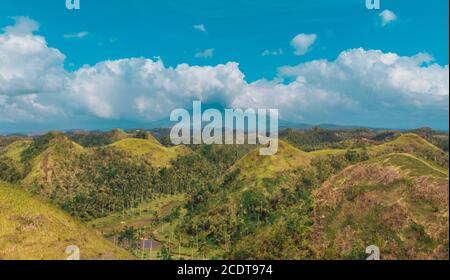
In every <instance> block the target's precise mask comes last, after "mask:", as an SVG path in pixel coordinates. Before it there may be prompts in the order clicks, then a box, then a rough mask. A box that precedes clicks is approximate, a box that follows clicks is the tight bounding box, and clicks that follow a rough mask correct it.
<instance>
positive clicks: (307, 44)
mask: <svg viewBox="0 0 450 280" xmlns="http://www.w3.org/2000/svg"><path fill="white" fill-rule="evenodd" d="M316 39H317V35H316V34H304V33H301V34H298V35H297V36H295V37H294V39H292V41H291V46H292V47H293V48H294V49H295V52H294V54H295V55H304V54H306V53H307V52H309V51H310V48H311V46H312V45H313V44H314V43H315V42H316Z"/></svg>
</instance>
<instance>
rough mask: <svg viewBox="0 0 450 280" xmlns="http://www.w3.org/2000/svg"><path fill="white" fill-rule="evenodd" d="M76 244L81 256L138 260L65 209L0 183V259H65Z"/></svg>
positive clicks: (86, 257)
mask: <svg viewBox="0 0 450 280" xmlns="http://www.w3.org/2000/svg"><path fill="white" fill-rule="evenodd" d="M70 245H76V246H78V247H79V249H80V256H81V259H84V260H90V259H92V260H93V259H134V257H133V256H132V255H131V254H129V253H128V252H126V251H125V250H122V249H120V248H117V247H115V246H114V245H113V244H112V243H110V242H109V241H107V240H104V239H103V238H101V237H99V236H98V235H97V234H96V233H95V232H94V231H92V230H90V229H88V228H87V227H86V226H85V225H84V224H82V223H81V222H78V221H76V220H74V219H73V218H71V217H70V216H69V215H67V214H66V213H64V212H63V211H62V210H60V209H57V208H56V207H54V206H52V205H49V204H47V203H44V202H42V201H40V200H38V199H36V198H33V197H32V196H31V195H30V194H28V193H26V192H25V191H23V190H21V189H20V188H19V187H17V186H12V185H9V184H6V183H2V182H0V260H19V259H20V260H64V259H66V258H67V257H69V255H66V254H65V249H66V248H67V247H68V246H70Z"/></svg>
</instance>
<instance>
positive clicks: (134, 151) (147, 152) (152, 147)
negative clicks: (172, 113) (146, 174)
mask: <svg viewBox="0 0 450 280" xmlns="http://www.w3.org/2000/svg"><path fill="white" fill-rule="evenodd" d="M109 147H114V148H117V149H120V150H122V151H125V152H128V153H130V154H131V155H134V156H141V157H143V158H145V159H147V160H149V161H150V163H151V164H152V165H153V166H154V167H157V168H160V167H167V166H169V165H170V162H171V161H172V160H174V159H176V158H177V157H179V156H183V155H187V154H188V153H189V152H190V150H189V148H187V147H186V146H175V147H164V146H163V145H161V144H160V143H159V142H158V141H157V140H156V139H155V138H154V137H153V136H151V135H150V134H149V135H148V136H147V138H146V139H138V138H127V139H123V140H120V141H117V142H115V143H113V144H111V145H109Z"/></svg>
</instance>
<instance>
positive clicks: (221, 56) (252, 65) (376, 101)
mask: <svg viewBox="0 0 450 280" xmlns="http://www.w3.org/2000/svg"><path fill="white" fill-rule="evenodd" d="M64 2H65V1H64V0H39V1H30V0H3V1H2V3H1V4H0V5H1V6H0V29H2V28H4V27H6V26H14V25H16V26H17V18H16V19H15V20H14V19H13V18H12V17H17V16H21V17H26V18H27V19H28V20H30V21H33V22H36V23H37V24H38V25H39V29H37V28H29V26H30V23H29V22H28V23H26V24H24V25H27V26H28V27H27V28H28V29H29V30H28V31H29V32H28V33H29V34H28V35H30V34H31V35H33V36H40V37H42V38H44V40H45V42H46V43H45V46H42V47H43V48H44V47H45V48H48V49H50V48H53V49H56V50H58V51H59V52H60V53H61V54H62V55H63V56H64V59H59V58H56V60H55V61H56V62H51V63H49V65H52V67H53V66H54V64H55V63H62V64H63V65H64V69H63V70H61V71H64V72H62V74H61V75H62V76H64V75H67V76H68V77H69V78H68V79H74V78H73V77H72V76H73V75H74V73H75V76H82V75H81V74H82V73H80V69H82V67H83V65H86V64H87V65H89V67H91V68H95V65H96V64H97V63H102V62H105V61H119V60H121V59H124V58H145V59H151V61H153V62H155V61H158V59H157V58H155V57H159V58H160V59H161V61H162V63H163V69H164V71H166V70H168V69H176V67H177V66H178V65H180V64H183V63H186V64H188V65H189V66H197V65H198V66H201V67H208V66H211V67H213V69H212V70H211V71H213V72H214V74H211V75H213V77H214V78H217V79H218V82H224V79H222V78H223V76H224V75H225V76H226V75H229V76H227V77H226V79H225V80H226V81H227V83H228V84H230V83H234V82H235V83H236V87H232V88H226V89H223V88H224V87H226V86H218V87H217V88H214V89H212V90H211V92H209V91H208V90H209V89H210V88H211V87H212V86H211V85H205V82H204V81H200V80H201V78H200V77H199V78H197V79H196V81H197V82H198V83H199V87H202V89H200V90H199V92H195V93H194V94H193V96H191V97H192V98H191V99H195V98H194V97H201V98H204V100H205V101H209V102H212V103H215V102H219V103H223V104H222V105H224V106H228V105H229V106H231V105H239V106H245V105H246V106H250V105H251V104H253V103H255V104H258V105H261V106H265V105H267V106H269V105H271V104H273V102H270V101H268V100H270V99H271V98H274V99H278V98H279V96H280V95H279V94H278V95H274V96H270V95H268V94H267V93H265V92H266V91H269V90H271V89H272V91H277V90H279V88H280V87H281V86H286V88H283V89H282V90H280V92H288V93H287V94H286V95H285V96H284V97H282V98H280V100H281V99H284V98H285V97H286V99H287V96H288V97H289V98H291V100H292V102H291V103H292V104H294V105H295V104H296V102H298V105H297V106H290V105H287V104H288V103H289V102H281V101H280V102H275V104H276V105H277V106H279V107H280V110H281V116H282V117H283V118H285V119H289V120H291V121H295V122H306V123H337V124H349V125H353V124H356V125H367V126H377V127H395V128H397V127H400V128H401V127H404V128H409V127H417V126H424V125H427V126H433V127H436V128H440V129H448V120H447V119H446V118H447V117H448V104H447V105H445V106H443V105H442V102H444V103H445V102H446V103H448V78H447V79H445V78H442V77H443V76H444V75H445V74H447V75H448V66H447V65H448V51H449V46H448V41H449V37H448V33H449V30H448V20H449V18H448V17H449V15H448V8H449V7H448V5H449V2H448V1H446V0H431V1H425V0H396V1H393V0H381V9H380V10H368V9H366V7H365V0H339V1H337V0H320V1H299V0H290V1H288V0H278V1H266V0H258V1H256V0H246V1H225V0H215V1H212V0H211V1H206V0H203V1H192V0H191V1H187V0H178V1H175V0H174V1H167V0H158V1H153V0H152V1H147V0H146V1H144V0H127V1H120V0H110V1H106V0H89V1H87V0H81V10H79V11H69V10H67V9H66V7H65V3H64ZM383 11H388V12H389V13H391V14H387V15H388V17H387V22H384V23H383V16H381V15H380V13H382V12H383ZM392 15H393V18H392V17H389V16H392ZM15 21H16V22H15ZM4 33H5V35H4V36H5V38H10V37H6V36H8V35H7V32H4ZM302 34H303V35H305V36H306V37H305V36H303V35H302ZM21 35H23V34H21ZM298 35H302V36H300V38H299V41H298V44H297V45H296V44H295V43H294V42H293V39H294V38H295V37H296V36H298ZM309 35H311V36H312V35H314V39H312V42H309V43H308V42H306V43H305V41H304V40H306V38H308V37H307V36H309ZM0 36H1V31H0ZM309 38H311V37H309ZM5 41H6V40H5ZM0 44H1V40H0ZM5 44H6V43H5ZM302 44H303V45H302ZM304 44H306V47H305V45H304ZM299 48H303V50H301V51H300V52H299ZM48 49H47V50H48ZM355 49H361V50H363V51H362V52H360V53H358V52H357V51H351V50H355ZM0 51H1V46H0ZM371 51H374V52H375V51H378V53H376V52H375V53H372V52H371ZM345 52H349V53H345ZM300 53H301V54H300ZM343 53H344V56H345V57H347V56H348V57H352V58H354V59H353V60H352V61H353V62H352V63H353V64H352V66H351V67H353V68H352V69H351V71H349V72H345V71H347V68H346V66H343V65H344V64H345V62H344V58H342V54H343ZM389 53H393V54H395V55H397V56H398V57H399V58H404V59H398V63H397V61H396V62H395V63H394V64H388V66H389V67H388V68H389V69H390V70H392V75H389V77H385V78H386V79H389V80H387V81H386V82H383V83H390V86H389V87H387V88H386V89H382V88H380V86H379V85H378V84H375V85H373V86H372V87H371V88H370V89H367V88H366V87H358V86H356V85H358V84H365V79H368V77H367V76H364V77H355V78H354V80H352V81H349V82H346V83H343V84H342V85H339V87H334V86H331V84H332V83H333V84H336V81H333V80H332V79H329V80H328V79H326V77H321V75H323V72H320V71H319V70H320V69H318V68H315V69H312V68H314V67H313V66H314V65H310V63H313V62H314V61H316V62H318V61H321V60H326V61H328V62H330V65H328V66H327V67H328V68H330V69H334V68H333V67H338V68H339V69H338V70H336V71H338V72H339V71H342V72H343V73H344V72H345V73H346V74H347V75H350V74H351V73H359V72H360V71H361V69H366V68H365V67H366V66H364V67H362V68H358V67H360V66H358V65H357V64H356V63H355V62H354V61H356V59H360V58H361V57H363V59H362V58H361V59H362V60H364V62H360V63H369V62H370V60H371V59H375V60H377V59H378V60H379V61H381V62H380V63H381V64H383V63H384V61H385V58H384V57H385V55H387V54H389ZM419 53H422V54H427V56H428V57H427V58H422V59H419V60H420V62H417V60H418V59H417V54H419ZM0 54H1V53H0ZM40 54H45V50H42V53H40ZM299 54H300V55H299ZM340 56H341V58H342V59H341V61H338V58H339V57H340ZM431 58H432V59H431ZM19 60H20V59H19ZM27 60H30V59H27ZM422 60H423V61H422ZM24 61H25V60H24ZM36 61H39V60H36ZM368 61H369V62H368ZM141 62H142V61H141ZM234 62H235V63H237V64H238V65H237V66H235V65H230V63H234ZM333 62H335V63H333ZM0 63H2V61H1V56H0ZM142 63H144V64H145V62H142ZM358 63H359V62H358ZM414 63H416V65H412V64H414ZM123 64H124V63H122V64H121V66H120V67H124V69H125V68H126V69H128V70H129V71H130V73H127V74H124V75H125V76H126V77H124V75H122V76H121V77H120V79H121V80H123V81H124V83H125V85H126V83H127V79H128V78H127V77H134V75H137V74H136V73H137V72H139V71H142V69H145V67H146V66H142V65H143V64H142V65H141V64H139V63H138V62H136V63H132V62H130V63H129V64H132V65H129V64H127V65H123ZM136 64H139V65H141V66H136ZM335 64H337V66H336V65H335ZM425 64H426V65H425ZM4 65H7V63H6V62H4ZM217 65H228V67H225V69H216V68H214V67H217ZM354 65H356V66H354ZM364 65H369V64H364ZM386 65H387V64H386ZM392 65H394V66H392ZM316 66H317V65H316ZM397 66H398V67H397ZM27 67H29V69H36V67H31V66H30V65H28V64H27V65H23V68H24V69H25V68H27ZM86 67H87V66H86ZM105 67H106V68H108V67H112V66H105ZM105 67H103V68H102V67H100V68H101V69H102V70H100V69H96V70H97V72H96V73H99V72H101V71H105V72H108V71H107V70H104V68H105ZM133 67H140V68H139V69H135V68H133ZM171 67H172V68H171ZM393 67H395V69H392V68H393ZM414 67H416V68H414ZM436 67H440V68H439V69H435V68H436ZM423 68H425V69H423ZM158 69H159V68H158ZM405 69H407V70H405ZM40 70H42V71H43V73H48V69H47V70H46V69H40ZM91 70H92V69H91ZM191 70H192V71H194V72H195V71H196V70H198V69H191ZM373 70H374V71H380V73H383V72H386V71H388V69H387V70H383V69H382V67H381V66H380V67H377V68H374V69H373ZM394 70H399V71H395V73H394ZM400 70H401V71H400ZM422 70H423V71H426V73H421V71H422ZM1 71H2V70H1V66H0V78H1V74H2V72H1ZM3 71H7V69H6V66H5V67H4V69H3ZM30 71H34V70H30ZM36 71H37V70H36ZM158 71H159V70H158ZM221 71H222V72H221ZM233 71H235V72H236V73H237V74H236V73H235V72H233ZM330 71H331V70H330ZM405 71H407V72H408V71H409V72H408V73H409V74H408V75H404V74H401V73H405ZM434 71H437V72H434ZM169 72H170V71H169ZM178 72H179V71H178ZM178 72H177V75H180V77H178V76H177V77H178V79H180V83H181V84H182V83H186V81H185V80H184V78H185V77H186V76H183V75H184V74H183V73H184V72H183V73H178ZM419 72H420V73H419ZM10 73H12V72H10ZM26 73H30V72H26ZM158 73H160V74H161V72H158ZM164 73H165V72H164ZM202 73H203V72H202V71H199V72H198V71H197V72H195V73H191V74H190V75H202ZM233 73H234V74H233ZM292 73H294V74H292ZM376 73H378V72H374V74H375V75H376ZM399 73H400V74H399ZM411 73H415V75H419V77H423V79H424V80H423V81H420V82H417V85H416V86H415V87H414V88H411V86H410V85H407V83H408V79H410V78H411V77H414V76H410V74H411ZM436 73H437V74H436ZM31 74H32V75H34V74H35V73H33V72H31ZM240 74H241V75H242V79H241V80H239V81H237V80H233V79H232V77H236V75H240ZM17 75H19V74H17ZM86 75H88V74H86ZM86 75H84V76H83V77H86ZM161 75H162V74H161ZM167 75H171V74H170V73H169V74H167ZM233 75H234V76H233ZM343 75H344V74H343ZM367 75H370V73H368V74H367ZM411 75H412V74H411ZM3 76H4V80H6V83H8V82H9V83H12V82H11V81H12V78H11V77H10V78H9V80H8V78H5V77H7V76H8V75H7V74H3ZM19 76H21V77H22V76H24V75H23V73H20V75H19ZM141 76H142V75H141ZM181 76H182V77H184V78H181ZM353 76H355V75H353ZM436 76H439V77H440V78H439V79H438V80H433V79H434V78H433V77H436ZM164 77H165V76H164ZM299 77H301V78H302V79H306V81H305V82H304V84H301V85H300V87H304V90H303V91H301V93H298V94H296V90H298V88H299V87H298V85H297V84H293V81H296V80H297V81H298V79H299ZM393 77H394V78H395V79H394V78H393ZM399 77H400V78H399ZM405 77H407V78H408V79H406V78H405ZM428 77H429V78H428ZM401 78H405V79H401ZM80 79H81V78H80ZM86 79H94V78H93V77H91V76H90V77H88V78H86ZM86 79H84V80H83V81H85V80H86ZM129 79H131V78H129ZM239 79H240V78H239ZM1 81H2V80H1V79H0V82H1ZM46 81H47V80H46ZM90 81H91V82H92V80H90ZM145 81H146V83H148V79H147V80H145ZM158 81H159V80H158ZM199 81H200V82H199ZM321 81H323V83H327V82H329V83H330V85H323V84H322V83H321ZM79 82H82V81H79ZM156 82H157V81H154V80H152V83H156ZM4 83H5V81H4ZM30 83H31V82H30ZM47 83H51V84H53V83H55V82H54V80H51V82H50V80H48V81H47ZM130 83H131V81H130ZM216 84H217V83H215V84H214V86H215V85H216ZM228 84H227V86H228ZM125 85H124V88H126V86H125ZM178 86H179V84H177V85H174V86H171V87H169V88H177V92H172V91H171V90H165V91H164V94H166V95H167V96H168V97H170V96H172V97H173V96H176V97H177V98H180V97H179V96H180V95H182V94H180V93H179V91H180V89H178ZM4 87H5V88H6V89H8V90H9V91H10V92H7V90H4V91H3V92H2V91H1V86H0V113H2V114H3V115H4V116H7V117H3V119H2V118H1V117H0V132H1V131H2V129H1V126H2V125H3V127H4V128H6V127H7V128H8V129H3V130H11V129H13V127H16V128H17V129H18V130H20V129H21V127H23V128H25V127H26V128H27V129H28V128H29V127H34V126H36V127H40V128H41V129H50V128H73V127H76V126H77V125H80V126H82V127H81V128H83V127H86V128H93V127H91V126H93V125H92V124H94V123H95V124H96V125H98V124H100V125H99V126H102V125H101V124H102V123H104V124H105V126H109V125H111V126H114V123H117V124H119V123H120V122H131V123H132V122H133V121H136V122H145V121H154V120H157V119H158V118H165V117H166V115H168V114H169V113H170V112H164V113H163V112H161V110H159V111H158V110H154V109H148V110H146V108H147V107H151V106H150V105H153V108H154V107H155V106H156V107H167V108H171V106H170V105H173V106H175V105H177V106H180V105H183V106H187V104H189V102H191V100H188V99H189V98H187V99H186V102H181V103H182V104H181V103H180V104H179V103H178V102H175V101H173V102H169V103H167V104H166V103H164V104H149V103H152V101H154V100H155V98H157V97H156V96H155V95H152V93H149V96H147V99H146V98H145V96H144V95H145V93H144V91H145V90H149V91H155V90H156V89H155V87H153V86H152V87H148V88H145V87H144V88H139V89H136V90H137V91H140V93H139V94H136V95H133V96H130V95H129V94H128V93H127V92H126V90H123V91H122V92H117V93H115V95H114V96H113V97H111V98H112V101H111V104H109V105H110V106H109V107H108V108H106V109H105V108H97V107H98V106H97V107H96V106H95V105H93V104H92V102H99V100H103V101H104V102H105V103H108V101H109V100H108V98H109V97H108V96H107V95H101V97H99V98H97V99H95V98H91V97H92V96H93V95H95V94H96V92H95V91H94V92H89V93H86V94H85V95H83V96H78V95H79V93H78V92H76V94H74V93H73V92H70V93H67V94H66V93H61V91H62V90H61V88H66V87H67V85H66V84H64V86H63V85H61V87H60V88H59V89H55V88H52V89H48V85H42V83H40V84H39V86H35V85H34V84H33V86H32V88H33V89H32V90H31V91H27V90H28V89H27V90H25V89H22V90H20V89H15V90H17V91H19V92H26V94H20V95H19V94H14V93H11V92H12V90H11V86H10V85H8V84H6V86H4ZM70 87H74V86H73V85H70ZM115 87H117V85H115ZM119 87H120V86H119ZM157 88H159V87H157ZM204 88H205V89H204ZM293 88H295V90H293ZM203 89H204V90H203ZM100 90H104V89H99V91H100ZM222 90H223V91H222ZM372 90H373V91H374V92H373V93H367V95H365V97H364V98H363V97H361V96H355V92H354V91H364V92H365V91H372ZM377 90H378V91H377ZM350 91H352V92H351V93H350ZM423 91H426V92H427V93H428V94H430V95H431V97H426V96H425V97H424V96H423V95H421V96H418V92H423ZM54 92H56V93H54ZM253 92H254V93H253ZM305 92H306V93H305ZM364 92H361V93H359V94H361V95H364V94H365V93H364ZM383 92H389V94H384V93H383ZM397 92H400V93H398V94H397ZM27 94H28V95H29V97H28V99H27V100H28V101H24V99H25V97H26V96H27ZM58 94H59V96H62V95H64V96H70V98H69V99H68V98H66V97H64V98H54V96H55V95H58ZM89 94H92V95H91V96H88V95H89ZM102 94H103V93H102ZM252 94H254V95H253V96H259V97H258V98H256V100H254V99H253V98H252V96H251V95H252ZM327 94H328V95H327ZM1 95H3V96H4V97H3V105H2V102H1V100H2V98H1ZM119 95H120V96H122V97H123V98H128V97H129V98H134V100H135V102H134V103H133V104H134V105H136V104H138V103H139V106H138V105H136V106H134V105H130V106H129V107H128V108H125V107H120V106H119V105H118V104H121V103H123V102H121V99H120V98H119V97H117V96H119ZM249 95H250V97H249ZM300 95H301V96H302V97H301V99H302V100H301V101H299V100H298V99H299V97H298V96H300ZM322 95H323V96H322ZM375 95H376V97H374V96H375ZM74 96H75V97H74ZM127 96H128V97H127ZM209 96H213V97H209ZM230 96H232V97H230ZM317 96H322V97H321V98H323V99H325V100H327V101H328V100H330V99H332V98H335V99H336V102H334V103H333V102H329V104H327V106H323V108H322V105H315V104H316V103H317V104H319V101H320V98H319V100H317ZM159 97H160V96H159ZM366 97H367V98H366ZM30 98H31V99H33V102H34V105H33V106H34V107H36V106H37V105H36V104H39V105H41V106H48V108H52V109H54V111H55V114H54V115H49V114H46V115H45V116H44V115H42V114H40V115H39V113H38V112H37V113H36V114H38V115H37V116H35V117H33V114H34V113H31V112H29V113H30V114H28V115H30V116H31V117H30V116H29V118H28V119H27V117H25V116H24V117H21V118H16V119H15V118H14V117H13V115H14V112H13V111H12V110H13V107H14V106H13V105H14V104H15V105H16V107H17V106H19V107H20V106H23V109H22V111H27V112H28V111H29V110H30V109H31V107H33V106H31V105H30V102H31V101H29V100H30ZM76 98H79V100H75V99H76ZM309 98H311V100H312V101H311V102H309V101H308V100H309ZM87 99H88V100H87ZM116 99H117V100H116ZM305 99H306V100H307V101H305V102H304V101H303V100H305ZM86 100H87V101H86ZM92 100H94V101H92ZM95 100H96V101H95ZM430 100H431V101H430ZM187 101H189V102H187ZM27 102H28V103H27ZM58 102H59V103H58ZM252 102H253V103H252ZM433 102H434V103H433ZM69 103H78V105H77V106H69V105H68V104H69ZM155 103H157V102H156V101H155ZM130 104H131V103H130ZM169 104H170V105H169ZM292 104H291V105H292ZM352 104H355V105H352ZM380 104H381V105H380ZM411 104H413V106H417V108H413V109H411ZM414 104H415V105H414ZM106 105H108V104H106ZM106 105H105V106H106ZM1 106H3V109H2V107H1ZM27 106H28V107H27ZM30 106H31V107H30ZM117 106H119V107H117ZM133 106H134V107H133ZM352 106H354V107H357V106H359V109H354V108H350V107H352ZM371 106H374V108H371ZM379 106H383V108H384V109H382V110H379V112H380V114H381V115H380V116H379V117H377V116H374V114H375V112H377V111H376V108H379ZM136 107H138V109H139V108H140V109H139V110H138V111H139V114H135V115H133V112H136ZM296 108H297V109H298V110H300V111H302V109H303V108H304V113H302V112H293V110H294V109H296ZM345 108H350V109H345ZM141 109H142V110H141ZM2 110H3V111H2ZM58 110H60V111H61V112H64V113H65V114H64V116H62V115H61V116H59V115H58V113H57V112H56V111H58ZM111 110H114V111H115V112H121V113H111V112H110V111H111ZM47 111H48V110H47ZM67 112H70V113H67ZM323 112H326V114H323ZM331 112H333V113H331ZM23 114H24V115H25V113H23ZM16 115H17V113H16ZM352 115H353V117H352ZM343 116H345V117H343ZM80 120H84V122H82V121H80ZM89 124H91V125H89ZM106 124H108V125H106Z"/></svg>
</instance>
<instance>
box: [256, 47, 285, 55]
mask: <svg viewBox="0 0 450 280" xmlns="http://www.w3.org/2000/svg"><path fill="white" fill-rule="evenodd" d="M282 54H283V50H282V49H278V50H273V51H271V50H265V51H263V52H262V53H261V56H280V55H282Z"/></svg>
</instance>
